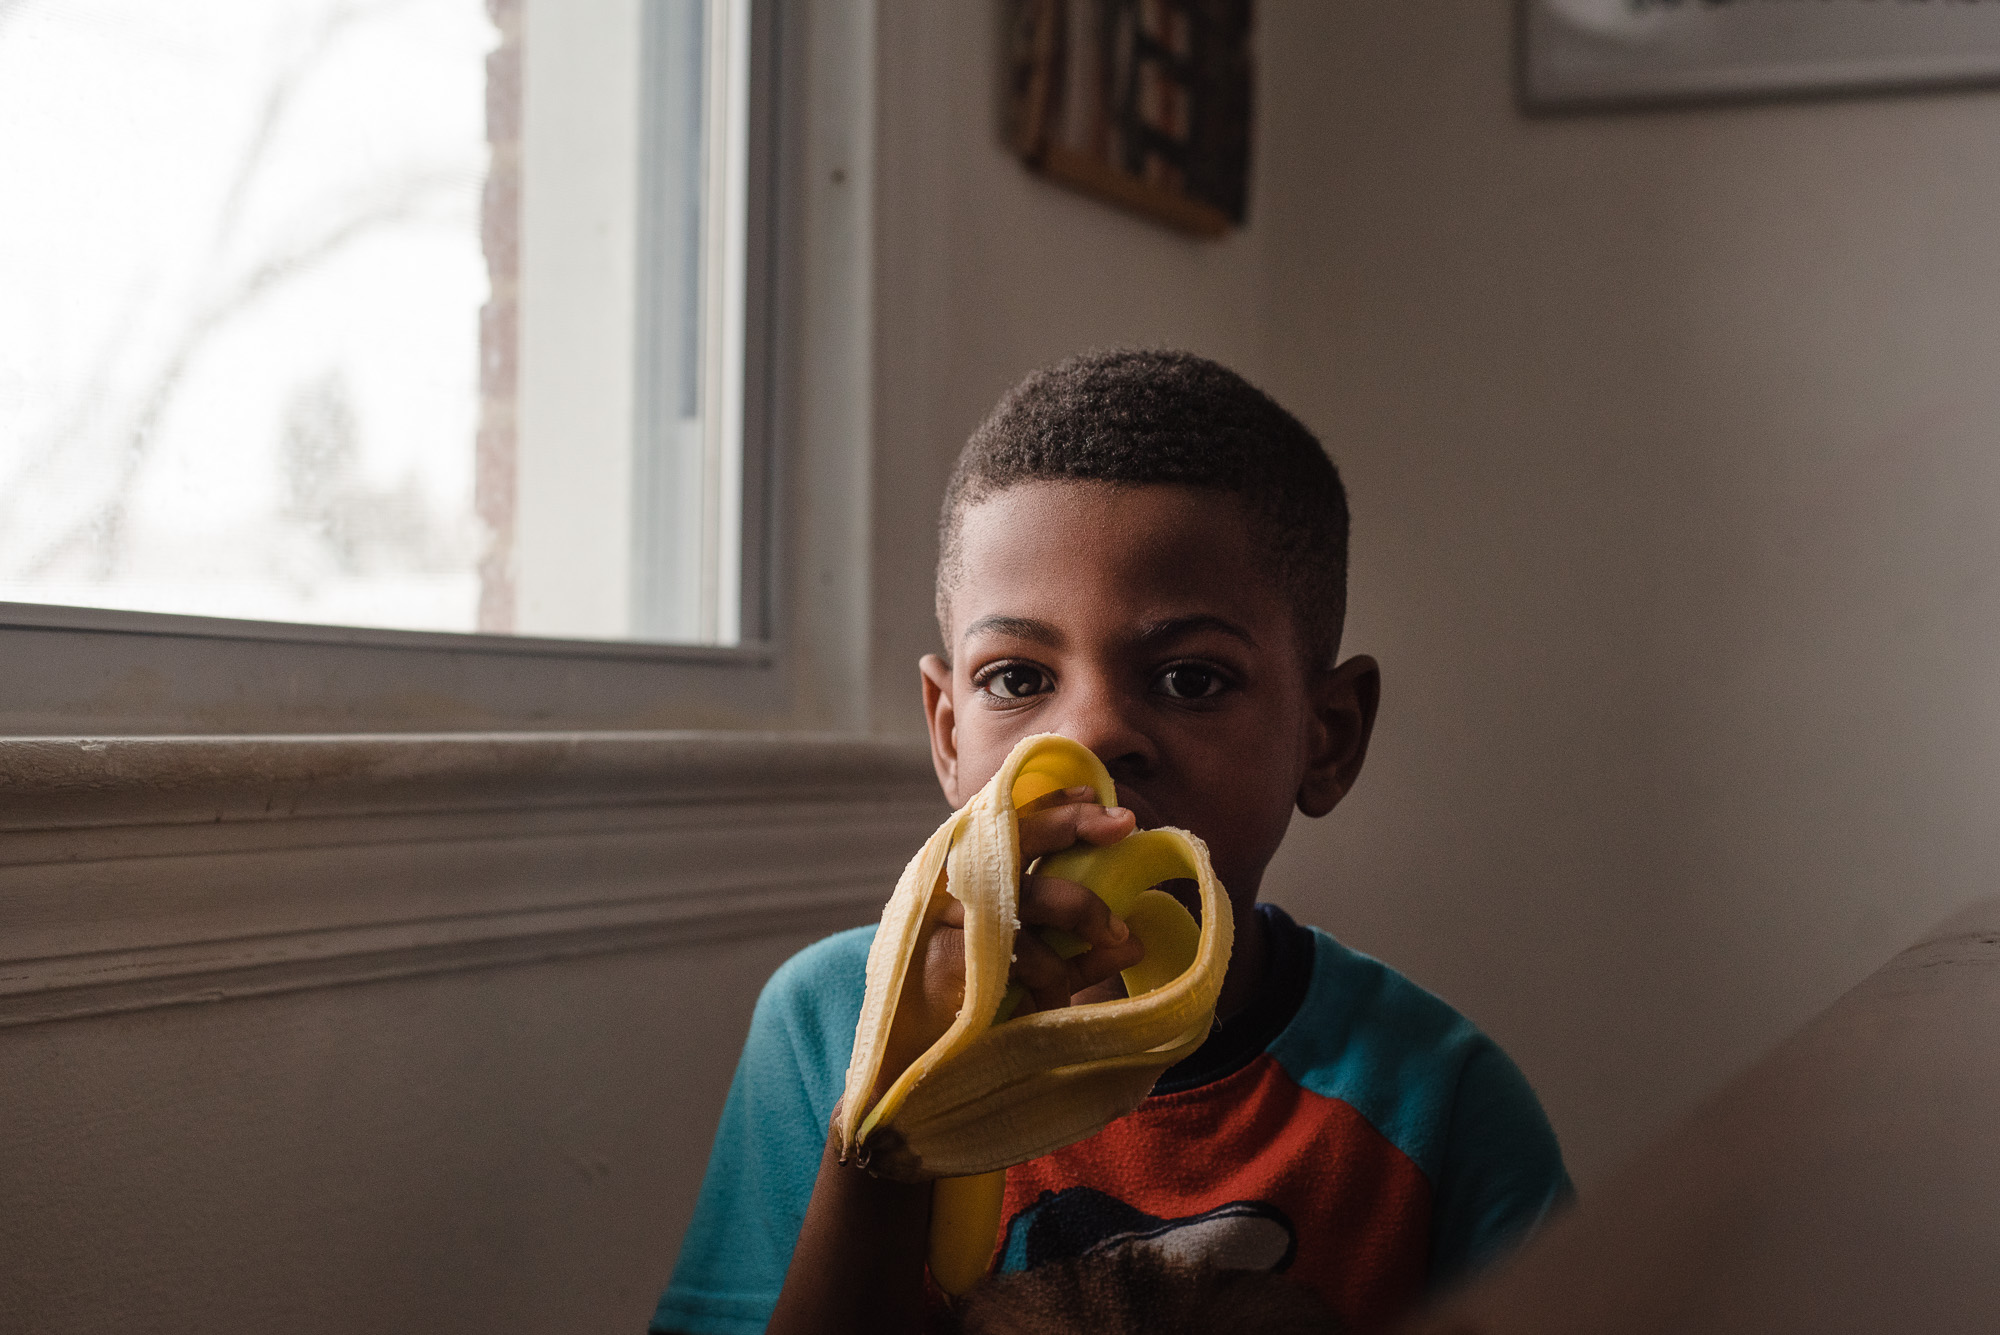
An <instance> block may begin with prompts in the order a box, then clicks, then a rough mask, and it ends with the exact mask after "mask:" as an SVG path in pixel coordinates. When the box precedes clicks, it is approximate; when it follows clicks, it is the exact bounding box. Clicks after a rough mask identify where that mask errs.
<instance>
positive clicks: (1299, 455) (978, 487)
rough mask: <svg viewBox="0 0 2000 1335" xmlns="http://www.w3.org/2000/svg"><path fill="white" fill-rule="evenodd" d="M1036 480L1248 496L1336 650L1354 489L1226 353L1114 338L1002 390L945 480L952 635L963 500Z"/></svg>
mask: <svg viewBox="0 0 2000 1335" xmlns="http://www.w3.org/2000/svg"><path fill="white" fill-rule="evenodd" d="M1034 481H1076V482H1110V483H1118V484H1128V485H1141V484H1146V483H1164V484H1170V485H1180V486H1189V487H1206V488H1209V489H1211V490H1215V491H1222V492H1229V493H1231V494H1233V495H1237V496H1240V497H1242V498H1243V502H1244V504H1245V506H1246V507H1247V509H1248V510H1249V512H1250V515H1251V522H1252V523H1253V524H1255V525H1256V526H1257V527H1258V529H1259V530H1260V532H1259V535H1258V536H1260V537H1261V538H1262V539H1263V541H1264V543H1265V544H1266V550H1267V552H1268V553H1269V556H1270V558H1271V561H1272V565H1273V568H1274V570H1275V572H1276V574H1277V578H1278V580H1279V582H1280V583H1281V584H1282V586H1283V587H1284V589H1285V592H1286V594H1287V595H1288V596H1289V597H1290V598H1291V601H1292V606H1293V609H1294V612H1295V614H1296V616H1297V618H1298V625H1299V632H1300V639H1301V641H1302V647H1303V648H1304V649H1305V651H1306V653H1307V655H1308V657H1309V661H1310V662H1312V663H1313V664H1314V665H1315V666H1328V665H1330V664H1331V663H1332V660H1333V656H1334V653H1335V652H1336V651H1337V650H1338V649H1339V647H1340V630H1341V622H1342V619H1343V618H1344V617H1345V616H1346V612H1347V492H1346V490H1345V488H1343V487H1342V486H1341V484H1340V473H1339V471H1338V470H1336V469H1335V468H1334V466H1333V461H1332V460H1331V459H1329V458H1327V456H1326V451H1325V450H1323V449H1321V448H1320V443H1319V441H1318V440H1317V439H1316V438H1315V437H1314V436H1313V433H1312V432H1310V431H1308V430H1306V428H1305V426H1304V425H1303V424H1302V423H1300V421H1299V420H1298V419H1297V418H1296V417H1293V416H1292V415H1291V414H1290V413H1288V412H1286V411H1285V410H1284V409H1283V408H1280V407H1279V406H1278V405H1277V404H1276V403H1275V402H1273V401H1272V399H1271V397H1270V396H1269V395H1268V394H1266V393H1264V391H1262V390H1260V389H1258V388H1257V387H1256V386H1255V385H1253V384H1251V383H1250V382H1249V381H1247V380H1245V379H1244V378H1243V377H1242V376H1240V375H1238V374H1236V372H1234V371H1232V370H1230V369H1229V368H1228V367H1226V366H1222V365H1219V364H1218V363H1215V362H1212V361H1209V360H1208V359H1207V358H1206V357H1196V356H1194V355H1193V354H1191V353H1186V352H1171V351H1142V350H1136V349H1129V348H1119V349H1113V350H1111V351H1106V352H1087V353H1084V354H1082V355H1081V356H1077V357H1071V358H1070V359H1069V360H1067V361H1064V362H1060V363H1058V364H1056V365H1054V366H1050V367H1045V368H1043V369H1042V370H1039V371H1035V372H1033V373H1031V374H1030V375H1029V376H1028V377H1027V378H1026V379H1024V380H1023V381H1021V383H1020V384H1018V385H1016V386H1014V388H1012V389H1011V390H1008V391H1007V394H1006V396H1005V397H1004V398H1002V399H1001V400H1000V402H999V404H998V405H997V406H996V407H995V408H994V409H993V411H992V413H991V414H989V415H988V416H987V418H986V420H985V421H984V422H982V423H980V424H979V429H978V430H976V431H974V432H973V433H972V439H971V440H969V441H968V442H966V446H965V450H964V452H963V453H961V454H960V455H959V456H958V467H957V468H956V469H955V470H953V472H952V475H951V484H950V486H948V487H946V488H945V494H944V511H943V514H942V515H941V516H940V519H939V522H938V539H939V541H938V580H937V612H938V626H939V630H940V632H941V633H943V634H945V635H946V636H949V635H950V633H951V632H950V628H949V625H948V622H947V617H946V608H947V604H948V596H949V594H950V591H951V589H952V587H953V586H954V585H955V584H956V583H957V581H958V577H959V560H960V556H961V552H960V529H961V527H962V524H963V520H964V516H965V512H966V510H968V509H969V508H970V507H972V506H974V505H976V504H978V503H979V502H980V501H982V500H985V499H986V498H987V497H988V496H991V495H993V494H994V493H995V492H999V491H1003V490H1005V489H1006V488H1008V487H1011V486H1013V485H1015V484H1016V483H1020V482H1034ZM947 648H949V645H947Z"/></svg>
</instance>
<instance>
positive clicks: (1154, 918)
mask: <svg viewBox="0 0 2000 1335" xmlns="http://www.w3.org/2000/svg"><path fill="white" fill-rule="evenodd" d="M1079 785H1088V786H1089V787H1090V788H1092V789H1093V790H1094V792H1095V794H1096V796H1097V799H1098V800H1099V801H1100V802H1102V803H1103V804H1104V805H1106V806H1110V805H1113V804H1115V803H1116V801H1117V796H1116V790H1115V788H1114V787H1113V785H1112V782H1111V778H1110V775H1108V774H1107V773H1106V772H1105V769H1104V766H1103V765H1102V764H1101V763H1099V761H1098V759H1097V757H1096V756H1094V755H1092V754H1091V753H1090V751H1089V750H1088V749H1086V748H1085V747H1083V746H1080V745H1078V744H1077V743H1075V742H1073V741H1070V740H1068V739H1067V738H1064V737H1059V736H1056V735H1055V734H1053V733H1044V734H1041V735H1039V736H1036V737H1029V738H1027V739H1025V740H1023V741H1022V742H1021V743H1020V744H1019V745H1017V746H1016V747H1015V748H1014V750H1013V752H1012V753H1011V754H1010V755H1009V756H1008V757H1007V760H1006V762H1005V763H1004V764H1002V765H1001V767H1000V769H999V772H998V773H996V774H995V775H994V776H993V778H992V780H991V781H990V782H988V783H987V785H986V787H985V788H983V789H981V790H980V793H979V795H978V796H977V797H975V798H973V799H972V801H970V802H968V803H966V805H965V806H964V807H962V808H960V809H959V810H958V811H957V812H955V813H954V814H953V815H952V816H951V817H950V818H949V819H947V820H946V821H945V823H944V824H943V825H941V826H939V827H938V830H937V833H935V834H933V835H932V836H931V837H930V839H929V840H928V841H927V842H926V843H925V844H924V846H923V848H922V849H920V850H919V851H918V853H917V855H916V857H914V858H912V859H911V861H910V864H909V866H908V867H907V868H905V869H904V872H903V876H902V879H901V880H900V881H898V883H897V885H896V891H895V894H894V895H893V896H891V898H890V900H889V904H888V907H887V908H886V909H885V910H884V911H883V914H882V923H881V927H880V928H879V929H878V930H877V932H876V934H875V942H874V945H873V946H872V947H871V948H870V950H869V952H868V975H867V991H866V994H865V996H864V999H863V1001H862V1008H861V1020H860V1023H859V1025H857V1026H856V1029H855V1035H854V1055H853V1058H852V1059H851V1061H850V1062H849V1064H848V1068H847V1086H846V1093H845V1095H844V1097H843V1099H842V1102H841V1109H840V1119H839V1124H838V1128H837V1130H838V1134H839V1137H840V1152H841V1158H842V1160H843V1161H846V1162H853V1161H859V1162H861V1163H865V1164H866V1165H867V1167H868V1169H869V1170H870V1171H871V1172H874V1173H878V1174H880V1175H882V1176H885V1177H891V1178H897V1179H901V1180H904V1181H923V1180H927V1179H943V1180H941V1181H939V1182H938V1185H937V1186H936V1187H935V1188H934V1189H933V1198H932V1210H931V1251H930V1263H931V1273H932V1276H933V1277H934V1278H935V1279H936V1280H937V1281H938V1284H939V1286H940V1287H942V1288H943V1289H945V1291H946V1292H948V1293H954V1294H956V1293H962V1292H964V1291H965V1290H966V1289H969V1288H970V1287H971V1286H972V1284H973V1283H975V1282H977V1280H978V1278H979V1276H980V1275H981V1274H983V1273H984V1272H985V1269H986V1265H987V1262H988V1260H989V1259H990V1257H991V1254H992V1250H993V1245H994V1237H995V1233H996V1232H997V1229H998V1224H999V1216H1000V1201H1001V1190H1002V1187H1003V1185H1004V1172H1005V1170H1006V1169H1007V1168H1008V1167H1010V1166H1012V1165H1014V1164H1017V1163H1024V1162H1026V1161H1027V1160H1029V1159H1033V1158H1037V1157H1039V1156H1041V1155H1043V1154H1047V1153H1049V1152H1051V1151H1053V1150H1057V1149H1060V1148H1061V1147H1063V1146H1064V1145H1069V1144H1072V1143H1074V1142H1076V1141H1079V1140H1082V1139H1083V1138H1084V1137H1086V1136H1089V1135H1092V1134H1093V1133H1095V1132H1096V1131H1098V1130H1099V1129H1100V1128H1102V1127H1103V1126H1104V1125H1105V1124H1106V1123H1108V1122H1110V1121H1112V1120H1113V1119H1115V1118H1118V1117H1122V1116H1123V1115H1124V1114H1126V1113H1128V1112H1130V1111H1131V1110H1132V1109H1134V1108H1136V1107H1138V1106H1139V1104H1140V1102H1141V1101H1143V1100H1144V1099H1145V1097H1146V1095H1147V1093H1148V1091H1150V1090H1151V1089H1152V1087H1153V1083H1154V1081H1156V1080H1157V1079H1158V1078H1159V1076H1160V1073H1161V1072H1162V1071H1164V1070H1166V1069H1167V1067H1169V1066H1171V1065H1173V1064H1174V1063H1175V1062H1177V1061H1179V1060H1180V1059H1181V1058H1182V1057H1185V1056H1186V1055H1188V1054H1189V1053H1191V1052H1193V1051H1194V1049H1195V1048H1197V1047H1199V1046H1200V1045H1201V1042H1202V1040H1203V1039H1204V1038H1206V1037H1207V1036H1208V1033H1209V1030H1210V1028H1211V1026H1212V1025H1213V1022H1214V1015H1215V1003H1216V998H1217V997H1218V996H1219V995H1220V994H1221V991H1222V979H1223V974H1224V973H1225V972H1226V970H1227V969H1228V966H1229V951H1230V944H1231V934H1232V919H1231V915H1230V906H1229V900H1228V897H1227V896H1226V895H1225V893H1224V892H1223V889H1222V886H1221V884H1220V883H1219V882H1218V881H1217V880H1216V879H1215V872H1214V870H1213V869H1212V868H1211V867H1210V865H1209V860H1208V849H1207V848H1206V847H1205V846H1204V845H1203V844H1202V842H1201V840H1199V839H1197V838H1196V837H1195V836H1193V835H1191V834H1189V833H1187V832H1186V831H1184V830H1171V829H1168V830H1148V831H1144V832H1142V833H1138V834H1133V835H1131V836H1128V837H1127V838H1125V839H1124V840H1121V841H1120V842H1118V843H1116V844H1113V845H1111V846H1109V847H1106V848H1095V847H1089V846H1078V847H1076V848H1072V849H1069V850H1066V851H1064V852H1061V853H1056V854H1052V855H1050V856H1049V857H1046V858H1044V859H1042V861H1041V864H1040V866H1039V867H1038V868H1037V871H1038V872H1040V873H1042V874H1045V875H1049V876H1057V877H1061V878H1063V879H1066V880H1072V881H1077V882H1080V883H1082V884H1084V885H1086V886H1088V887H1089V888H1090V889H1091V890H1092V891H1094V892H1095V893H1096V894H1097V895H1098V896H1099V897H1100V898H1102V899H1103V900H1104V901H1105V902H1106V904H1107V905H1109V906H1110V908H1111V910H1112V911H1113V912H1114V913H1116V914H1118V915H1119V916H1120V917H1121V918H1123V919H1124V920H1125V921H1126V924H1127V925H1128V926H1129V927H1130V928H1131V929H1132V931H1133V933H1134V934H1136V935H1137V936H1138V938H1139V940H1140V942H1141V944H1143V945H1144V946H1145V948H1146V956H1145V959H1144V960H1142V961H1141V962H1140V963H1139V964H1137V965H1135V966H1133V967H1132V968H1130V969H1128V970H1126V971H1125V974H1124V979H1125V988H1126V991H1127V993H1128V995H1127V996H1126V997H1125V998H1123V999H1120V1000H1116V1001H1102V1002H1093V1003H1090V1004H1087V1005H1081V1006H1070V1007H1068V1008H1066V1009H1062V1010H1054V1011H1037V1012H1035V1013H1034V1014H1031V1015H1025V1016H1021V1017H1019V1018H1017V1019H1010V1018H1008V1017H1009V1016H1010V1015H1011V1013H1012V1009H1013V1003H1014V1001H1015V1000H1017V999H1018V995H1019V994H1018V992H1015V993H1012V994H1010V992H1009V989H1008V983H1007V974H1008V970H1009V966H1010V965H1011V963H1012V960H1013V949H1014V934H1015V932H1016V931H1018V930H1019V928H1020V920H1019V917H1018V915H1017V907H1018V899H1019V894H1020V878H1021V854H1020V840H1019V834H1018V830H1019V826H1018V816H1017V814H1016V813H1017V812H1018V811H1019V809H1020V808H1022V807H1024V806H1026V805H1027V804H1028V803H1030V802H1033V801H1035V800H1036V799H1037V798H1040V797H1043V796H1045V795H1046V794H1048V793H1052V792H1056V791H1059V790H1062V789H1065V788H1072V787H1077V786H1079ZM1181 878H1192V879H1193V880H1194V881H1195V883H1196V884H1197V886H1198V887H1199V889H1200V896H1201V913H1202V917H1201V923H1200V924H1199V925H1197V924H1196V923H1195V921H1194V918H1193V917H1192V916H1191V915H1190V914H1189V913H1188V911H1187V910H1186V909H1185V908H1183V907H1181V905H1180V904H1179V902H1177V901H1176V900H1175V899H1174V898H1173V897H1172V896H1170V895H1167V894H1165V893H1163V892H1161V891H1158V890H1153V889H1150V888H1149V887H1151V886H1155V885H1157V884H1159V883H1160V882H1162V881H1166V880H1174V879H1181ZM951 899H956V900H957V901H958V902H959V903H960V904H962V905H963V906H964V911H965V998H964V1001H963V1003H962V1004H961V1005H960V1007H959V1012H958V1016H957V1018H956V1019H955V1020H954V1021H953V1022H952V1024H951V1026H950V1028H948V1029H947V1030H946V1031H945V1033H944V1035H943V1036H942V1037H940V1038H939V1039H937V1041H936V1042H934V1043H932V1044H931V1045H930V1047H929V1048H928V1049H926V1050H925V1051H924V1052H923V1053H922V1054H921V1055H919V1056H917V1057H916V1058H915V1059H914V1060H913V1061H910V1062H909V1063H908V1065H907V1066H906V1067H904V1069H902V1070H900V1071H897V1070H894V1069H888V1067H889V1063H887V1062H886V1061H885V1058H886V1057H887V1056H888V1054H889V1048H890V1035H891V1031H892V1029H893V1027H894V1023H895V1018H896V1009H897V1003H898V1001H899V999H900V998H901V997H902V995H903V989H904V985H905V983H906V982H908V981H909V972H910V967H911V962H912V959H913V958H914V956H915V953H916V951H917V950H918V948H919V946H920V945H921V944H922V942H923V940H924V938H925V933H926V929H927V928H929V927H930V926H931V925H932V924H934V923H935V922H936V921H937V919H938V918H939V916H940V915H942V914H943V913H944V911H945V910H946V908H947V907H948V906H949V903H950V900H951ZM1043 935H1044V938H1045V939H1047V940H1049V942H1050V944H1051V945H1053V946H1055V947H1056V949H1057V950H1058V951H1059V952H1062V953H1065V954H1075V953H1077V952H1078V951H1080V950H1082V949H1083V948H1084V946H1083V943H1082V942H1081V941H1079V940H1077V939H1076V938H1074V937H1068V936H1067V934H1065V933H1060V932H1044V934H1043ZM1065 938H1066V939H1065Z"/></svg>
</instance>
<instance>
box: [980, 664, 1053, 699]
mask: <svg viewBox="0 0 2000 1335" xmlns="http://www.w3.org/2000/svg"><path fill="white" fill-rule="evenodd" d="M979 685H980V688H981V689H983V690H984V691H986V692H987V693H988V694H989V695H997V696H999V697H1000V698H1001V699H1002V700H1019V699H1023V698H1024V697H1026V696H1030V695H1040V694H1042V692H1044V691H1046V690H1048V688H1049V678H1048V674H1047V673H1045V672H1043V671H1042V670H1041V669H1040V668H1038V667H1028V666H1027V665H1026V664H1019V663H1017V664H1015V665H1014V666H1013V667H1004V668H1001V669H1000V670H999V671H998V672H995V673H994V674H993V675H992V676H990V677H988V678H986V679H985V680H984V681H982V682H980V683H979Z"/></svg>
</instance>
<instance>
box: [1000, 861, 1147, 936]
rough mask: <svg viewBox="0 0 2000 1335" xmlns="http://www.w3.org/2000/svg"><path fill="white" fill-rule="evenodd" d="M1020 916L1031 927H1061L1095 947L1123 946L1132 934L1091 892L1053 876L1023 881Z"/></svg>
mask: <svg viewBox="0 0 2000 1335" xmlns="http://www.w3.org/2000/svg"><path fill="white" fill-rule="evenodd" d="M1020 915H1021V921H1022V922H1023V923H1025V924H1027V925H1029V926H1031V927H1060V928H1062V929H1063V930H1064V931H1065V932H1068V933H1070V934H1071V935H1073V936H1080V937H1082V938H1083V939H1084V940H1085V941H1087V942H1089V943H1090V944H1091V945H1092V946H1094V947H1096V946H1116V945H1122V944H1124V942H1125V940H1126V939H1127V938H1128V937H1129V936H1131V934H1132V929H1131V928H1129V927H1127V926H1126V925H1125V922H1124V920H1123V919H1122V918H1119V917H1117V916H1115V915H1114V914H1113V913H1112V912H1111V908H1110V906H1109V905H1107V904H1106V903H1105V902H1104V901H1103V900H1101V899H1099V898H1098V897H1097V896H1096V895H1094V894H1092V893H1091V892H1090V890H1089V889H1087V888H1086V887H1084V886H1081V885H1078V884H1077V883H1076V882H1075V881H1065V880H1060V879H1058V878H1057V877H1054V876H1023V877H1022V878H1021V904H1020Z"/></svg>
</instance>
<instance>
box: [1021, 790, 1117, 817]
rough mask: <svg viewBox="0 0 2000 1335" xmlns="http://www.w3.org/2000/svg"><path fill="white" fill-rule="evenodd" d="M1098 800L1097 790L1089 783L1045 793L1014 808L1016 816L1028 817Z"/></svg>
mask: <svg viewBox="0 0 2000 1335" xmlns="http://www.w3.org/2000/svg"><path fill="white" fill-rule="evenodd" d="M1096 800H1097V790H1096V789H1095V788H1092V787H1091V786H1090V785H1089V784H1087V783H1086V784H1080V785H1078V786H1077V787H1075V788H1059V789H1057V790H1056V791H1055V792H1053V793H1043V794H1042V795H1041V796H1040V797H1038V798H1036V799H1035V800H1034V801H1032V802H1023V803H1022V804H1021V805H1020V806H1018V807H1015V808H1014V814H1015V815H1017V816H1027V815H1032V814H1033V813H1035V812H1037V811H1047V810H1049V809H1051V808H1053V807H1066V806H1068V805H1070V804H1071V803H1073V802H1095V801H1096Z"/></svg>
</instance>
